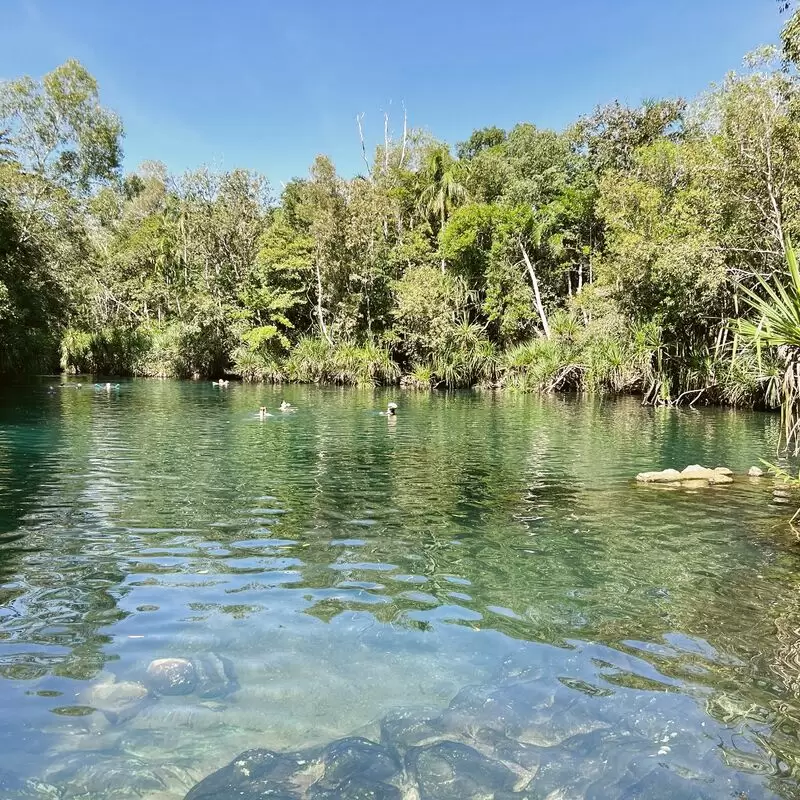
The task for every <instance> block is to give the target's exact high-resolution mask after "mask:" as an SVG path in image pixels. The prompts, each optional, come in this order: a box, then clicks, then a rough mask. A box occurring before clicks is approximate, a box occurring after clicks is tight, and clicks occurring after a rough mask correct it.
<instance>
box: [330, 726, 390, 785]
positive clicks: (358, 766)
mask: <svg viewBox="0 0 800 800" xmlns="http://www.w3.org/2000/svg"><path fill="white" fill-rule="evenodd" d="M322 761H323V763H324V765H325V775H324V778H323V780H322V781H321V782H320V786H323V787H328V788H330V787H333V786H336V785H338V784H341V783H343V782H344V781H346V780H349V779H350V778H354V777H358V778H360V779H362V780H368V781H379V782H380V781H388V780H391V779H392V778H393V777H395V776H396V775H398V774H399V773H400V772H401V769H402V768H401V766H400V763H399V761H398V760H397V759H396V758H395V757H394V755H393V754H392V753H391V752H390V751H389V750H388V749H387V748H385V747H384V746H383V745H380V744H376V743H375V742H371V741H370V740H369V739H361V738H359V737H355V736H354V737H349V738H346V739H339V740H338V741H336V742H333V743H332V744H330V745H328V747H326V748H325V751H324V754H323V756H322Z"/></svg>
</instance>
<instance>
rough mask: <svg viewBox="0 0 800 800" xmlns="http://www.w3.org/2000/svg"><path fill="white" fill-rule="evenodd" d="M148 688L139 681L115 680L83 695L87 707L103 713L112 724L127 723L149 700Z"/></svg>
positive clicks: (99, 684) (90, 689)
mask: <svg viewBox="0 0 800 800" xmlns="http://www.w3.org/2000/svg"><path fill="white" fill-rule="evenodd" d="M148 695H149V692H148V690H147V687H146V686H144V685H143V684H141V683H139V682H138V681H119V682H116V681H114V680H113V679H112V680H107V681H103V682H102V683H96V684H94V685H93V686H90V687H89V688H88V689H87V690H86V692H85V693H84V695H83V701H84V702H85V703H86V705H89V706H92V707H93V708H96V709H97V710H98V711H102V712H103V714H104V715H105V716H106V717H107V719H108V720H109V721H110V722H112V723H118V722H125V721H126V720H128V719H130V718H131V717H132V716H134V715H135V714H136V713H137V712H138V711H140V710H141V708H142V706H143V705H144V703H145V702H146V700H147V699H148Z"/></svg>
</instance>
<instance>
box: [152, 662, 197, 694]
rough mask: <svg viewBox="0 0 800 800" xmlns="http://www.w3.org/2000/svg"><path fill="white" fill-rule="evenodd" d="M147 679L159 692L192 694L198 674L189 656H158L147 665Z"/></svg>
mask: <svg viewBox="0 0 800 800" xmlns="http://www.w3.org/2000/svg"><path fill="white" fill-rule="evenodd" d="M147 680H148V683H149V684H150V687H151V688H152V690H153V691H154V692H157V693H158V694H167V695H170V694H191V693H192V692H193V691H194V687H195V685H196V684H197V675H196V674H195V670H194V665H193V664H192V662H191V661H189V659H187V658H157V659H155V661H151V662H150V666H148V667H147Z"/></svg>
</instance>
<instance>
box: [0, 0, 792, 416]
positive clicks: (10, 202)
mask: <svg viewBox="0 0 800 800" xmlns="http://www.w3.org/2000/svg"><path fill="white" fill-rule="evenodd" d="M798 13H800V11H797V10H795V9H794V8H790V9H788V14H789V16H787V22H786V26H785V28H784V34H783V53H782V57H779V55H780V54H778V53H776V52H774V51H770V50H769V49H762V50H760V51H757V52H756V53H755V54H753V55H752V56H751V57H749V58H748V60H747V62H746V64H745V66H744V68H743V69H742V70H741V71H738V72H732V73H730V74H729V75H727V76H725V77H724V79H723V80H722V81H721V82H720V83H719V84H718V85H716V86H714V87H711V89H710V90H709V91H708V92H707V93H705V94H703V95H702V96H701V97H698V98H696V99H694V100H691V101H686V100H684V99H682V98H662V99H647V100H645V101H643V102H642V103H641V104H639V105H636V106H626V105H624V104H622V103H620V102H613V103H610V104H608V105H605V106H602V107H599V108H596V109H594V110H591V111H588V112H587V113H586V114H585V115H584V116H581V117H580V118H579V119H578V120H576V121H575V122H574V123H573V124H571V125H569V126H567V127H566V128H565V129H564V130H550V129H546V128H541V127H538V126H536V125H534V124H532V123H527V122H523V123H520V124H518V125H515V126H514V127H513V128H511V129H510V130H505V129H502V128H500V127H496V126H489V127H484V128H480V129H478V130H476V131H474V132H473V133H472V134H470V135H469V136H468V137H467V138H466V139H465V140H464V141H462V142H460V143H458V144H457V145H456V146H454V147H451V146H450V145H448V144H447V143H446V142H442V141H438V140H436V139H435V138H433V137H432V136H431V135H430V134H428V133H427V132H425V131H423V130H419V129H415V128H413V127H408V125H407V124H405V122H404V125H403V132H402V135H401V136H400V137H394V138H393V137H392V136H391V135H390V132H389V126H388V123H387V132H386V139H385V141H384V142H383V143H382V144H381V146H379V147H378V148H376V151H375V152H374V154H373V156H372V158H371V159H370V158H368V157H367V152H366V149H364V152H363V154H364V162H365V167H366V172H365V174H363V175H359V176H355V177H347V176H343V175H341V174H340V173H339V172H338V171H337V169H336V167H335V165H334V164H333V163H332V161H331V160H330V159H329V158H328V157H326V156H322V155H321V156H318V157H317V158H316V159H315V160H314V162H313V164H312V165H311V167H310V169H309V172H308V174H307V175H305V176H299V177H297V178H295V179H294V180H292V181H290V182H289V183H288V184H286V185H285V186H284V187H283V189H282V191H281V193H280V194H279V195H276V194H275V193H274V192H273V190H272V187H271V186H270V184H269V182H268V180H267V178H266V177H265V176H263V175H260V174H257V173H255V172H252V171H248V170H243V169H236V170H230V171H223V172H217V171H213V170H210V169H208V168H205V167H199V168H198V169H196V170H192V171H189V172H186V173H183V174H172V173H170V171H169V170H168V169H167V168H166V167H165V166H164V165H163V164H160V163H158V162H156V161H152V162H147V163H145V164H142V165H141V166H140V167H139V168H138V169H136V170H135V171H134V172H132V173H129V174H122V171H121V167H120V164H121V154H122V149H121V148H122V138H123V130H122V124H121V122H120V120H119V119H118V117H117V116H116V115H115V114H114V113H113V112H112V111H110V110H109V109H107V108H106V107H105V106H104V105H103V104H102V102H101V96H100V91H99V87H98V85H97V82H96V81H95V79H94V78H93V77H92V76H91V75H90V74H89V73H88V72H87V70H86V69H85V68H84V67H83V66H82V65H81V64H79V63H78V62H76V61H68V62H66V63H65V64H63V65H62V66H60V67H57V68H56V69H54V70H53V71H52V72H51V73H49V74H47V75H45V76H44V77H43V78H42V79H41V80H36V79H34V78H30V77H22V78H18V79H15V80H10V81H6V82H4V83H2V84H0V370H2V371H4V372H6V373H9V372H16V371H20V370H23V369H26V368H27V369H45V368H52V367H55V366H57V365H58V364H59V363H60V366H61V367H62V368H63V369H66V370H70V371H80V372H117V373H125V374H133V375H172V376H180V377H190V376H203V375H211V376H216V375H221V374H223V373H229V374H232V375H239V376H241V377H242V378H245V379H248V380H326V381H338V382H352V383H378V382H394V381H398V380H400V381H402V382H403V383H405V384H407V385H411V386H424V387H431V386H442V387H445V386H446V387H459V386H471V385H475V384H487V385H507V386H518V387H520V388H523V389H536V388H538V389H571V390H578V391H615V392H620V391H631V392H640V393H642V394H643V395H644V396H645V397H646V398H647V399H648V400H650V401H651V402H685V401H691V402H696V401H698V400H701V399H702V400H703V401H708V402H730V403H751V404H761V405H769V404H771V403H772V402H774V400H775V394H774V392H771V390H770V387H771V386H773V384H774V380H775V376H776V375H777V374H778V373H779V368H780V363H779V362H780V359H779V358H778V356H777V353H775V354H772V355H770V353H771V350H770V349H769V348H767V350H766V351H765V352H762V351H761V349H760V348H756V347H755V345H753V344H752V343H748V342H747V341H745V340H744V339H742V338H741V337H740V336H738V334H737V330H738V329H737V328H736V327H735V326H734V325H732V321H733V320H735V319H736V318H737V317H738V316H739V315H741V314H743V313H746V312H747V308H749V307H750V306H748V305H747V304H746V303H745V304H744V305H743V303H742V298H748V299H752V295H753V294H754V293H755V295H756V296H757V295H759V293H762V294H763V292H764V291H765V290H764V287H765V286H768V285H770V284H769V281H770V280H771V279H772V277H773V276H780V275H782V274H784V273H785V263H786V262H785V257H786V251H787V244H786V242H787V241H788V240H789V239H791V238H794V240H795V241H800V230H798V228H799V227H800V190H798V186H800V180H799V179H800V144H798V142H800V113H798V111H799V109H800V91H798V81H797V77H796V75H795V72H794V68H793V66H792V65H793V63H794V62H796V60H797V59H796V55H795V51H794V50H793V49H792V48H793V47H794V46H795V45H794V44H793V42H794V41H795V39H794V37H795V29H796V28H797V26H798V25H800V23H798V22H797V19H798V16H797V15H798ZM797 29H800V28H797ZM359 123H360V118H359ZM356 144H357V142H356ZM756 350H758V352H756Z"/></svg>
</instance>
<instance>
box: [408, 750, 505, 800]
mask: <svg viewBox="0 0 800 800" xmlns="http://www.w3.org/2000/svg"><path fill="white" fill-rule="evenodd" d="M406 767H407V769H408V772H409V773H410V774H411V775H413V776H414V778H415V779H416V781H417V784H418V786H419V796H420V799H421V800H472V798H474V800H483V798H485V797H493V796H494V793H496V792H511V791H513V790H514V787H515V784H516V782H517V776H516V775H515V774H514V773H513V772H512V771H511V770H510V769H509V768H508V767H506V766H504V765H503V764H501V763H500V762H499V761H492V760H491V759H489V758H487V757H486V756H484V755H482V754H481V753H479V752H478V751H477V750H475V749H473V748H472V747H468V746H467V745H465V744H460V743H457V742H448V741H445V742H439V743H438V744H433V745H429V746H428V747H412V748H411V749H410V750H409V751H408V754H407V755H406Z"/></svg>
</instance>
